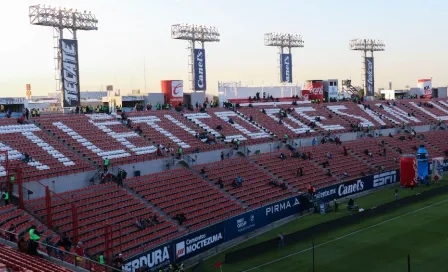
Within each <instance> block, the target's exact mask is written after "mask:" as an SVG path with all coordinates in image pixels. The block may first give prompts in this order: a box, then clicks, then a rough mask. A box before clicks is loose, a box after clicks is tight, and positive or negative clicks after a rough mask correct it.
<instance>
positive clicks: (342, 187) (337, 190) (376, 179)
mask: <svg viewBox="0 0 448 272" xmlns="http://www.w3.org/2000/svg"><path fill="white" fill-rule="evenodd" d="M399 181H400V171H398V170H393V171H386V172H383V173H380V174H375V175H370V176H366V177H362V178H359V179H355V180H350V181H346V182H343V183H339V184H335V185H331V186H328V187H325V188H321V189H319V190H317V192H316V195H317V198H318V199H319V200H320V201H323V202H328V201H332V200H334V199H339V198H343V197H347V196H350V195H354V194H358V193H361V192H365V191H369V190H371V189H375V188H380V187H383V186H386V185H388V184H393V183H397V182H399Z"/></svg>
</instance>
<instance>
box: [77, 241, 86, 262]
mask: <svg viewBox="0 0 448 272" xmlns="http://www.w3.org/2000/svg"><path fill="white" fill-rule="evenodd" d="M75 253H76V255H77V256H76V263H77V265H78V266H84V257H85V249H84V245H83V243H82V242H78V245H77V246H76V248H75Z"/></svg>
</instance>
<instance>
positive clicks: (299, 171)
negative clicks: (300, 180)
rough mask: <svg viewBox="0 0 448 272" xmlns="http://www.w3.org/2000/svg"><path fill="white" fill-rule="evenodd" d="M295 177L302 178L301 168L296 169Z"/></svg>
mask: <svg viewBox="0 0 448 272" xmlns="http://www.w3.org/2000/svg"><path fill="white" fill-rule="evenodd" d="M296 176H297V177H302V176H303V169H302V167H299V168H298V169H297V173H296Z"/></svg>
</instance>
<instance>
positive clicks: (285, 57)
mask: <svg viewBox="0 0 448 272" xmlns="http://www.w3.org/2000/svg"><path fill="white" fill-rule="evenodd" d="M289 65H290V59H289V55H287V54H285V55H283V67H284V69H285V81H286V82H291V71H290V70H289V67H290V66H289Z"/></svg>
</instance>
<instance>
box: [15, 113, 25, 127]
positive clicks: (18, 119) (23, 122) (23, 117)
mask: <svg viewBox="0 0 448 272" xmlns="http://www.w3.org/2000/svg"><path fill="white" fill-rule="evenodd" d="M17 124H20V125H23V124H25V116H24V115H22V116H20V117H19V118H17Z"/></svg>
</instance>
